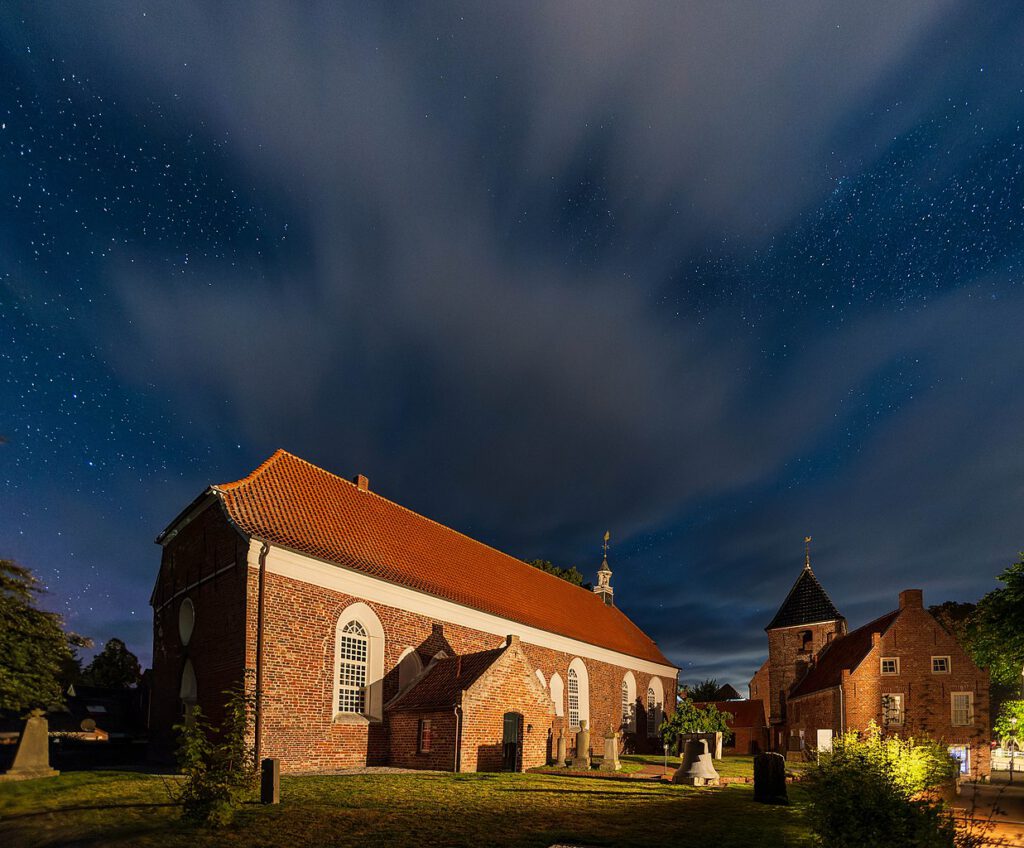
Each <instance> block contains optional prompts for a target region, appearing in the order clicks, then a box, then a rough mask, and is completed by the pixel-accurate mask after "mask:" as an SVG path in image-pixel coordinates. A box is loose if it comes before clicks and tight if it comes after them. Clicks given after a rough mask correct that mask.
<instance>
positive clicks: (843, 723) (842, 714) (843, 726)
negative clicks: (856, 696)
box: [839, 680, 846, 736]
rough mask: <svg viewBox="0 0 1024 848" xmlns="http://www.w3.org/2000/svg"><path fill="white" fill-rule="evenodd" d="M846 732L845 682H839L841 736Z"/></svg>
mask: <svg viewBox="0 0 1024 848" xmlns="http://www.w3.org/2000/svg"><path fill="white" fill-rule="evenodd" d="M845 732H846V701H844V700H843V681H842V680H840V681H839V735H840V736H842V735H843V734H844V733H845Z"/></svg>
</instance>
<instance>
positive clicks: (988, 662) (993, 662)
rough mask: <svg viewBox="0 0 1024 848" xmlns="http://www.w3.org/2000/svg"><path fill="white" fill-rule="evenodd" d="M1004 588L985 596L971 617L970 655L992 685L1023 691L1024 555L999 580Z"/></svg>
mask: <svg viewBox="0 0 1024 848" xmlns="http://www.w3.org/2000/svg"><path fill="white" fill-rule="evenodd" d="M997 579H998V580H999V581H1000V582H1001V583H1003V584H1004V585H1003V586H1001V587H1000V588H998V589H995V590H993V591H991V592H989V593H988V594H987V595H985V597H984V598H982V599H981V600H980V601H979V602H978V608H977V610H976V611H975V613H974V615H973V616H972V617H971V622H970V625H969V627H968V639H969V643H970V645H971V654H972V656H974V657H976V659H977V661H978V662H979V664H980V665H984V666H987V667H988V670H989V674H990V675H991V678H992V682H993V683H996V684H1000V685H1002V686H1005V687H1010V688H1012V689H1013V690H1014V691H1020V689H1019V687H1020V685H1021V674H1022V672H1024V553H1021V555H1020V560H1018V561H1017V562H1016V563H1014V564H1013V565H1011V566H1010V567H1009V568H1007V569H1006V570H1005V571H1004V572H1003V573H1002V574H1000V575H999V577H998V578H997Z"/></svg>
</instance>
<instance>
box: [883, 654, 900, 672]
mask: <svg viewBox="0 0 1024 848" xmlns="http://www.w3.org/2000/svg"><path fill="white" fill-rule="evenodd" d="M899 673H900V658H899V657H882V674H899Z"/></svg>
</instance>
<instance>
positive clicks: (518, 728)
mask: <svg viewBox="0 0 1024 848" xmlns="http://www.w3.org/2000/svg"><path fill="white" fill-rule="evenodd" d="M522 736H523V716H522V714H521V713H505V720H504V730H503V732H502V737H501V750H502V766H501V767H502V770H503V771H519V763H520V761H521V758H520V746H521V740H522Z"/></svg>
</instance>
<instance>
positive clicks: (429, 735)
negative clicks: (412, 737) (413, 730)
mask: <svg viewBox="0 0 1024 848" xmlns="http://www.w3.org/2000/svg"><path fill="white" fill-rule="evenodd" d="M430 722H431V720H430V719H429V718H421V719H420V726H419V733H418V734H417V737H418V739H417V743H416V750H417V751H419V753H421V754H429V753H430V745H431V743H432V742H433V740H434V733H433V730H432V728H431V723H430Z"/></svg>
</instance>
